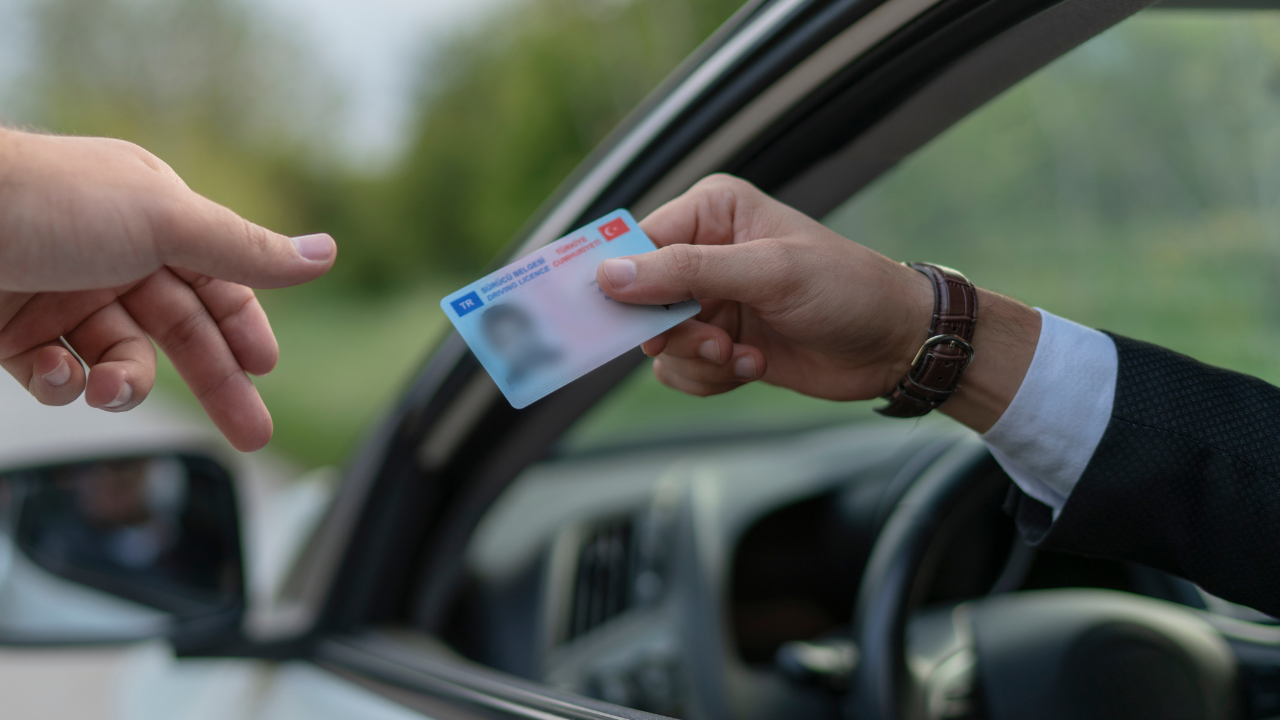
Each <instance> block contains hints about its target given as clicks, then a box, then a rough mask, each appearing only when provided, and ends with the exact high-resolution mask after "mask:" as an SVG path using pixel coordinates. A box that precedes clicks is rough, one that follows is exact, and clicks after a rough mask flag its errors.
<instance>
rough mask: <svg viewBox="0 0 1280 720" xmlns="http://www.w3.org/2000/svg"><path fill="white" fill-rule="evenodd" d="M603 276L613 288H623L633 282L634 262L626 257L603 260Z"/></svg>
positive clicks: (634, 277)
mask: <svg viewBox="0 0 1280 720" xmlns="http://www.w3.org/2000/svg"><path fill="white" fill-rule="evenodd" d="M604 276H605V277H607V278H609V282H610V283H612V284H613V286H614V287H615V288H624V287H626V286H628V285H630V284H631V283H632V282H635V279H636V264H635V263H634V262H632V261H630V260H627V259H626V258H610V259H608V260H605V261H604Z"/></svg>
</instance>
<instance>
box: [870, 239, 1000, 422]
mask: <svg viewBox="0 0 1280 720" xmlns="http://www.w3.org/2000/svg"><path fill="white" fill-rule="evenodd" d="M907 267H910V268H911V269H913V270H917V271H919V272H921V273H924V275H925V276H926V277H928V278H929V279H930V280H931V281H932V282H933V321H932V323H931V324H930V325H929V334H928V338H929V339H928V340H925V341H924V344H923V345H921V346H920V350H919V352H917V353H916V357H915V360H913V361H912V362H911V369H910V370H908V371H907V375H906V377H904V378H902V380H900V381H899V382H898V385H897V387H895V388H894V389H893V392H891V393H889V394H888V395H885V396H884V397H885V399H886V400H888V401H889V404H888V405H885V406H884V407H879V408H876V412H878V413H880V414H881V415H888V416H889V417H903V418H905V417H920V416H921V415H927V414H929V413H930V412H932V411H933V409H934V408H936V407H938V406H939V405H941V404H942V403H944V402H946V401H947V399H948V398H950V397H951V396H952V395H954V394H955V392H956V390H959V389H960V376H961V375H963V374H964V371H965V368H967V367H969V363H970V362H971V361H972V360H973V345H971V343H972V342H973V330H974V327H975V326H976V325H977V324H978V291H977V289H976V288H974V287H973V283H971V282H969V279H968V278H966V277H965V276H964V275H962V274H960V273H959V272H958V271H956V270H952V269H951V268H949V267H943V266H941V265H934V264H932V263H911V264H910V265H908V266H907Z"/></svg>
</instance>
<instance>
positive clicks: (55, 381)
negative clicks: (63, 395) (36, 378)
mask: <svg viewBox="0 0 1280 720" xmlns="http://www.w3.org/2000/svg"><path fill="white" fill-rule="evenodd" d="M40 377H42V378H44V381H45V382H47V383H49V384H50V385H52V386H54V387H62V386H63V385H66V384H67V381H68V380H70V379H71V366H70V365H68V364H67V359H66V358H62V362H60V363H58V367H56V368H54V369H52V370H50V371H49V372H47V373H45V374H44V375H41V376H40Z"/></svg>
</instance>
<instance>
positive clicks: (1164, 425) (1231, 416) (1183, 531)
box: [1017, 335, 1280, 616]
mask: <svg viewBox="0 0 1280 720" xmlns="http://www.w3.org/2000/svg"><path fill="white" fill-rule="evenodd" d="M1111 337H1112V338H1113V339H1114V340H1115V343H1116V351H1117V354H1118V357H1119V368H1118V373H1117V376H1116V396H1115V403H1114V406H1113V408H1112V413H1111V421H1110V423H1109V424H1108V425H1107V430H1106V433H1105V434H1103V436H1102V441H1101V442H1100V443H1099V444H1098V448H1097V450H1095V451H1094V454H1093V458H1092V459H1091V460H1090V461H1089V464H1088V466H1086V468H1085V471H1084V474H1083V475H1082V476H1081V477H1080V481H1079V483H1077V485H1076V487H1075V489H1074V490H1072V492H1071V495H1070V497H1068V499H1067V503H1066V505H1065V506H1064V507H1063V508H1062V512H1061V513H1060V514H1059V516H1058V519H1057V521H1056V522H1054V521H1053V520H1052V516H1051V514H1050V512H1049V508H1047V507H1046V506H1044V505H1042V504H1040V503H1039V502H1037V501H1035V500H1032V499H1031V498H1029V497H1026V496H1022V497H1021V498H1020V499H1019V501H1018V508H1017V519H1018V525H1019V527H1020V528H1021V529H1022V532H1023V534H1024V536H1025V537H1026V538H1027V540H1028V541H1030V542H1032V543H1034V544H1039V545H1041V546H1043V547H1046V548H1050V549H1054V550H1064V551H1068V552H1076V553H1084V554H1088V555H1100V556H1105V557H1111V558H1117V559H1122V560H1131V561H1134V562H1138V563H1142V564H1144V565H1150V566H1151V567H1155V568H1160V569H1161V570H1166V571H1168V572H1171V573H1173V574H1175V575H1180V576H1182V577H1184V578H1187V579H1189V580H1192V581H1194V582H1196V583H1198V584H1199V585H1200V586H1201V587H1203V588H1204V589H1206V590H1208V591H1209V592H1211V593H1213V594H1215V595H1218V596H1220V597H1223V598H1226V599H1227V600H1231V601H1233V602H1237V603H1240V604H1242V605H1248V606H1250V607H1253V608H1256V609H1258V610H1261V611H1263V612H1266V613H1268V614H1270V615H1276V616H1280V479H1277V478H1280V388H1277V387H1275V386H1272V385H1269V384H1267V383H1265V382H1263V381H1261V380H1259V379H1257V378H1254V377H1250V376H1248V375H1242V374H1240V373H1236V372H1231V371H1229V370H1223V369H1221V368H1215V367H1211V366H1208V365H1205V364H1203V363H1199V362H1196V361H1195V360H1192V359H1191V358H1189V357H1186V356H1184V355H1179V354H1178V353H1175V352H1172V351H1170V350H1165V349H1164V348H1160V347H1156V346H1155V345H1149V344H1147V343H1143V342H1138V341H1136V340H1130V339H1128V338H1124V337H1120V336H1117V335H1112V336H1111Z"/></svg>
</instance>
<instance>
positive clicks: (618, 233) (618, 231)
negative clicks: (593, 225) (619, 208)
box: [597, 218, 631, 241]
mask: <svg viewBox="0 0 1280 720" xmlns="http://www.w3.org/2000/svg"><path fill="white" fill-rule="evenodd" d="M597 229H598V230H599V231H600V234H601V235H603V236H604V239H605V240H606V241H608V240H612V239H614V238H617V237H622V236H623V235H626V234H627V233H628V232H631V228H629V227H627V221H626V220H623V219H622V218H614V219H613V220H610V221H609V222H607V223H605V224H603V225H601V226H600V227H599V228H597Z"/></svg>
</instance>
